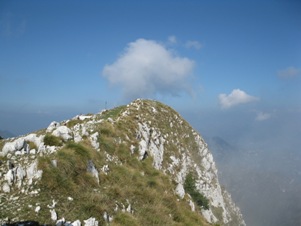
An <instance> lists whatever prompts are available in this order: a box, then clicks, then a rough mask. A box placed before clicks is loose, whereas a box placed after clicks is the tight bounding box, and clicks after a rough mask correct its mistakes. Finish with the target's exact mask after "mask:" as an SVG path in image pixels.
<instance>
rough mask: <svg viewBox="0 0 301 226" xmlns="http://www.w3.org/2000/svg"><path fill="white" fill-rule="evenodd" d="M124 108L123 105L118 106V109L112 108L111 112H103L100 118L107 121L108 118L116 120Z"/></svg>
mask: <svg viewBox="0 0 301 226" xmlns="http://www.w3.org/2000/svg"><path fill="white" fill-rule="evenodd" d="M125 108H126V106H125V105H123V106H119V107H116V108H113V109H111V110H107V111H105V112H103V114H102V118H103V119H108V118H111V119H113V120H114V119H116V118H117V117H118V116H120V113H121V112H122V111H123V110H124V109H125Z"/></svg>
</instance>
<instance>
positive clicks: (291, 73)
mask: <svg viewBox="0 0 301 226" xmlns="http://www.w3.org/2000/svg"><path fill="white" fill-rule="evenodd" d="M299 75H301V70H300V69H298V68H295V67H288V68H286V69H284V70H282V71H279V72H278V76H279V77H280V78H294V77H297V76H299Z"/></svg>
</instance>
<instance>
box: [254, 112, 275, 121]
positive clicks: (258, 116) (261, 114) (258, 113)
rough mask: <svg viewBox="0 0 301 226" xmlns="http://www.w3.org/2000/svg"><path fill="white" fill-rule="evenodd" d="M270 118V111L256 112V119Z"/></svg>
mask: <svg viewBox="0 0 301 226" xmlns="http://www.w3.org/2000/svg"><path fill="white" fill-rule="evenodd" d="M269 118H271V114H270V113H264V112H257V115H256V118H255V120H256V121H264V120H267V119H269Z"/></svg>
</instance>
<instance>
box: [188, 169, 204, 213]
mask: <svg viewBox="0 0 301 226" xmlns="http://www.w3.org/2000/svg"><path fill="white" fill-rule="evenodd" d="M184 189H185V191H186V192H187V193H188V194H189V195H190V196H191V198H192V200H193V201H194V202H195V203H196V204H197V205H198V206H199V207H201V208H204V209H205V210H208V209H209V200H208V199H207V198H206V197H205V196H204V195H203V194H201V193H200V192H198V191H197V189H196V187H195V178H194V176H193V174H192V173H188V175H187V176H186V179H185V183H184Z"/></svg>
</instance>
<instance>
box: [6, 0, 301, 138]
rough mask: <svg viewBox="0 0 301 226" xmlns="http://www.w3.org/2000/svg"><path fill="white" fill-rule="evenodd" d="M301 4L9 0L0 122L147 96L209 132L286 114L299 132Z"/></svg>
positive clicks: (18, 123) (43, 122)
mask: <svg viewBox="0 0 301 226" xmlns="http://www.w3.org/2000/svg"><path fill="white" fill-rule="evenodd" d="M300 12H301V3H300V1H284V0H283V1H272V0H269V1H196V0H188V1H171V0H167V1H156V0H154V1H135V0H133V1H127V2H125V1H85V2H84V1H14V0H12V1H5V0H2V1H0V97H1V98H0V129H1V130H9V131H11V132H13V133H15V134H17V135H19V134H23V133H28V132H31V131H33V130H37V129H40V128H44V127H46V126H47V125H48V124H49V123H50V122H51V121H53V120H57V121H60V120H63V119H68V118H70V117H72V116H74V115H77V114H80V113H89V112H91V113H96V112H98V111H100V110H101V109H103V108H104V107H105V102H107V105H108V107H110V108H111V107H114V106H117V105H120V104H126V103H128V102H130V101H131V100H133V99H135V98H137V97H141V98H152V99H156V100H159V101H162V102H164V103H166V104H168V105H171V106H172V107H174V108H175V109H176V110H177V111H179V112H180V113H181V114H182V115H183V116H184V117H185V118H186V119H187V120H188V121H189V122H191V123H192V125H193V126H194V127H195V128H197V129H198V130H200V132H201V133H205V134H208V135H214V134H219V135H223V136H227V135H228V136H229V138H231V137H232V139H234V138H233V137H234V136H236V135H237V134H241V132H242V131H246V130H248V131H249V130H251V131H253V132H252V134H256V133H258V132H261V131H266V130H267V131H268V130H269V129H271V128H273V129H274V128H275V127H277V126H276V125H277V124H278V123H279V122H282V123H283V122H285V121H286V120H287V121H289V122H288V123H287V124H288V125H287V126H286V127H288V129H286V130H285V131H286V133H287V131H295V130H296V132H298V131H299V130H298V127H299V125H300V123H299V120H298V119H300V114H301V101H300V100H301V85H300V84H301V41H300V40H301V14H300ZM291 121H292V122H291ZM294 122H295V123H294ZM262 124H265V127H264V128H265V129H263V128H262V126H263V125H262ZM230 128H231V131H235V133H233V135H232V136H231V135H230V134H231V132H229V130H230Z"/></svg>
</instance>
